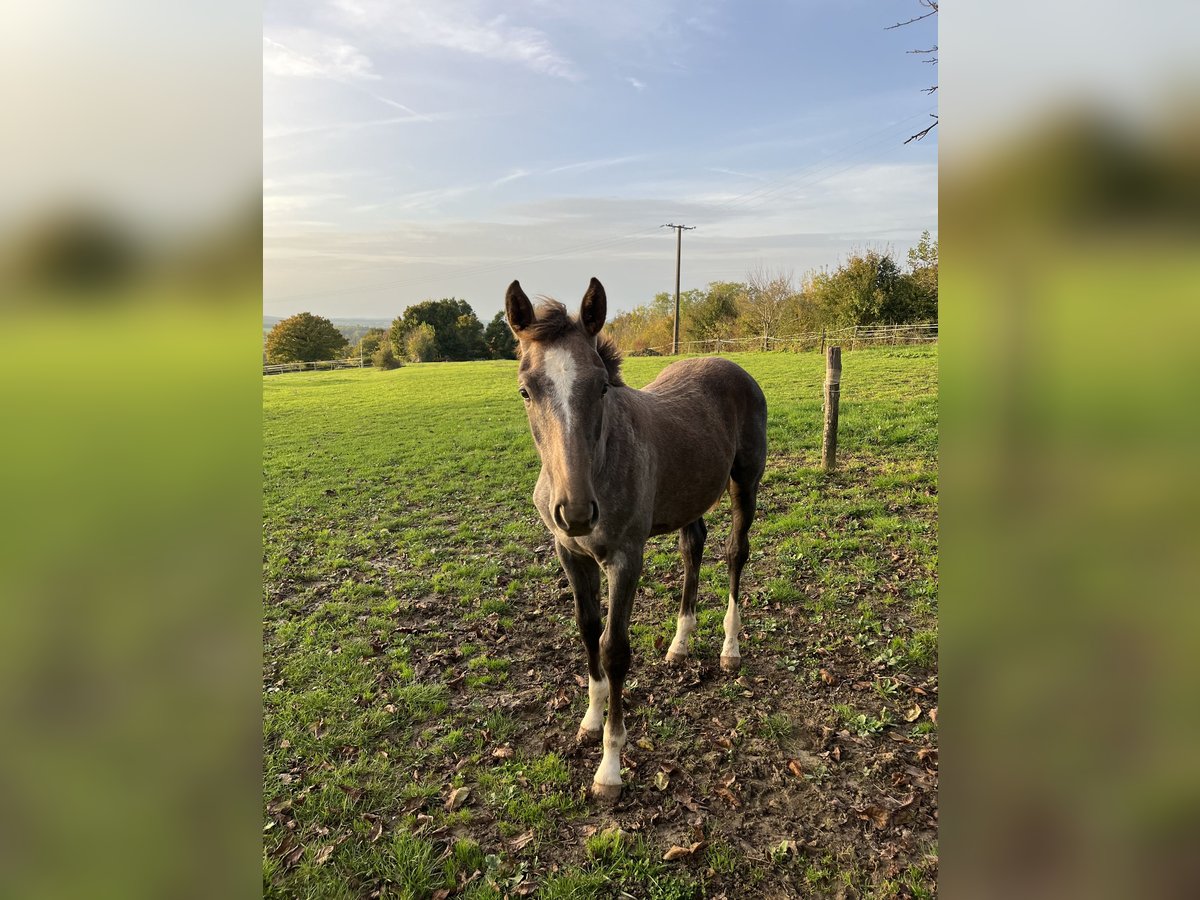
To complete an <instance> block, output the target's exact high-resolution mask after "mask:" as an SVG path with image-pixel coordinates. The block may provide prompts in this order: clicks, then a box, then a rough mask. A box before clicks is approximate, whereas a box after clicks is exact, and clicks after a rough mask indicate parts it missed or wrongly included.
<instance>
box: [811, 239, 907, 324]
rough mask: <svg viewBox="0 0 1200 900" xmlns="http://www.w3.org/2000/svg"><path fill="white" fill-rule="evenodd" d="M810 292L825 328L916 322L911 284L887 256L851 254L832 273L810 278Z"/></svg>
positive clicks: (862, 253) (877, 251) (870, 252)
mask: <svg viewBox="0 0 1200 900" xmlns="http://www.w3.org/2000/svg"><path fill="white" fill-rule="evenodd" d="M810 290H811V295H812V299H813V302H814V303H815V304H816V306H817V307H818V308H819V309H820V312H821V317H822V323H823V324H825V325H827V326H829V327H833V328H843V327H847V326H851V325H873V324H876V323H883V324H888V325H897V324H903V323H905V322H913V321H917V320H919V318H920V317H919V316H918V315H917V314H916V312H915V311H914V308H913V295H914V292H913V286H912V283H911V280H910V279H909V278H908V277H906V276H905V275H904V274H903V273H901V271H900V267H899V266H898V265H896V261H895V259H893V258H892V255H891V253H883V252H881V251H879V250H867V251H864V252H861V253H855V254H853V255H852V256H851V257H850V258H849V259H847V260H846V261H845V262H844V263H842V264H841V265H840V266H838V267H837V269H835V270H834V271H833V272H829V271H824V272H820V273H817V274H816V275H814V276H813V279H812V285H811V288H810Z"/></svg>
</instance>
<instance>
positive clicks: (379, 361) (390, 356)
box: [371, 341, 404, 370]
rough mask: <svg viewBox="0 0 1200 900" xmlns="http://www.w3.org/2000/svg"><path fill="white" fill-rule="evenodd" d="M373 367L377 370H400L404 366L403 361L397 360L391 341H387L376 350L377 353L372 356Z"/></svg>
mask: <svg viewBox="0 0 1200 900" xmlns="http://www.w3.org/2000/svg"><path fill="white" fill-rule="evenodd" d="M371 365H373V366H374V367H375V368H376V369H385V370H386V369H398V368H400V367H401V366H403V365H404V363H403V362H402V361H401V360H398V359H396V354H395V353H394V352H393V351H392V345H391V342H390V341H385V342H384V343H382V344H379V345H378V347H376V348H375V352H374V353H372V354H371Z"/></svg>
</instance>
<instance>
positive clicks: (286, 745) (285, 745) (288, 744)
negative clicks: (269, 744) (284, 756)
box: [279, 738, 292, 750]
mask: <svg viewBox="0 0 1200 900" xmlns="http://www.w3.org/2000/svg"><path fill="white" fill-rule="evenodd" d="M291 746H292V742H291V741H289V740H288V739H287V738H284V739H283V740H282V741H280V742H279V749H280V750H287V749H289V748H290V747H291Z"/></svg>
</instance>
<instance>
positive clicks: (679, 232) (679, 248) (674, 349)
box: [662, 225, 696, 356]
mask: <svg viewBox="0 0 1200 900" xmlns="http://www.w3.org/2000/svg"><path fill="white" fill-rule="evenodd" d="M662 227H663V228H674V229H675V331H674V337H673V338H672V340H671V355H672V356H678V355H679V260H680V257H681V256H682V254H683V233H684V232H685V231H695V230H696V226H695V225H663V226H662Z"/></svg>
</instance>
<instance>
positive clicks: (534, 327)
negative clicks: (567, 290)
mask: <svg viewBox="0 0 1200 900" xmlns="http://www.w3.org/2000/svg"><path fill="white" fill-rule="evenodd" d="M538 300H539V301H540V302H539V303H538V305H537V306H535V307H534V320H533V321H532V322H530V323H529V324H528V325H527V326H525V328H524V329H523V330H522V332H521V337H523V338H525V339H526V340H530V341H554V340H557V339H558V338H560V337H562V336H563V335H564V334H566V333H567V332H568V331H570V330H571V329H577V330H578V331H579V332H581V333H582V334H584V335H587V329H586V328H584V326H583V323H582V322H580V321H579V319H577V318H575V317H573V316H572V315H571V314H570V313H568V312H567V308H566V307H565V306H563V305H562V304H561V303H559V302H558V301H557V300H555V299H553V298H552V297H538ZM589 337H590V336H589ZM596 352H597V353H599V354H600V359H601V360H602V361H603V363H604V368H605V369H607V370H608V383H609V384H611V385H616V386H618V387H620V386H623V385H624V384H625V382H624V380H623V379H622V378H621V351H620V350H618V349H617V343H616V341H614V340H613V339H612V338H610V337H609V336H608V335H607V334H599V335H597V336H596Z"/></svg>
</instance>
